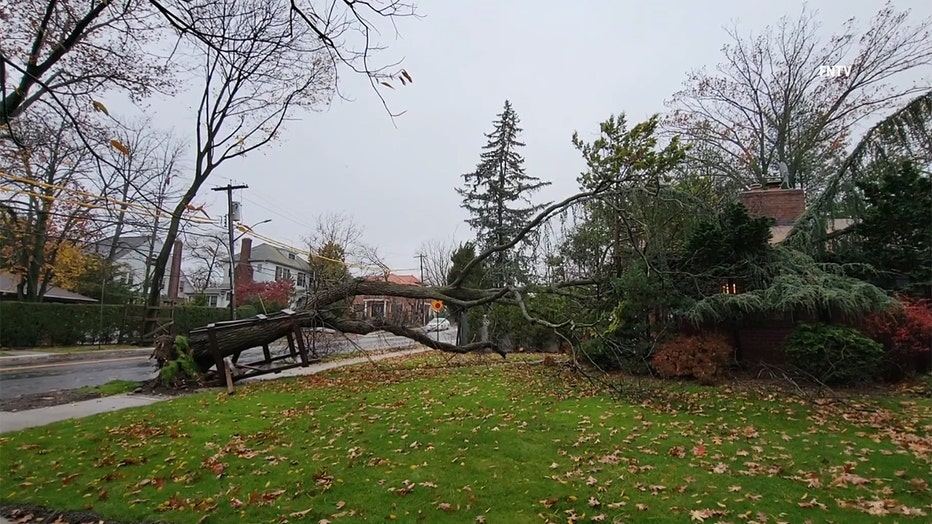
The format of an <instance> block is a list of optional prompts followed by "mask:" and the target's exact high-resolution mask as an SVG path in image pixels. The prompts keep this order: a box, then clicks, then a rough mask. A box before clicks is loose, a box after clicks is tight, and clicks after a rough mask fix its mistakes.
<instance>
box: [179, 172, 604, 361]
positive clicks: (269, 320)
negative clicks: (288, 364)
mask: <svg viewBox="0 0 932 524" xmlns="http://www.w3.org/2000/svg"><path fill="white" fill-rule="evenodd" d="M608 187H609V184H607V183H605V184H600V185H598V186H596V187H595V188H594V189H593V190H591V191H585V192H581V193H577V194H575V195H572V196H570V197H568V198H566V199H565V200H563V201H561V202H557V203H553V204H551V205H549V206H547V207H546V208H545V209H543V210H542V211H541V212H540V213H539V214H538V215H537V216H536V217H534V219H533V220H531V221H530V222H528V223H527V224H526V225H525V226H524V227H523V228H522V229H521V230H520V231H519V232H518V233H517V234H516V235H515V236H514V237H513V238H511V239H509V240H507V241H506V242H504V243H502V244H499V245H496V246H492V247H490V248H488V249H486V250H485V251H483V252H482V253H480V254H478V255H477V256H476V257H475V258H474V259H473V260H472V261H470V262H469V263H468V264H467V265H466V266H465V267H464V268H463V271H462V273H461V274H460V276H459V277H458V278H456V279H455V280H454V281H453V282H451V283H450V284H449V285H443V286H421V285H415V284H399V283H395V282H387V281H379V280H369V279H363V278H349V279H346V280H344V281H342V282H339V283H337V284H335V285H333V286H330V287H325V288H323V289H321V290H319V291H318V292H316V293H313V294H311V295H309V296H308V297H306V298H305V299H304V300H303V301H302V303H301V304H300V305H299V306H298V308H297V311H293V312H290V313H288V312H286V313H280V314H275V315H268V316H263V317H256V318H251V319H244V320H241V321H231V322H223V323H218V324H215V325H212V326H213V327H212V328H211V327H210V326H207V327H203V328H199V329H196V330H193V331H192V332H191V333H190V334H189V339H188V341H189V344H190V347H191V351H192V354H193V356H194V359H195V361H196V362H197V363H198V365H199V366H200V367H201V369H202V370H204V371H206V370H208V369H210V367H211V366H212V365H214V364H215V362H216V358H215V354H214V351H213V345H212V343H211V340H210V336H211V335H210V333H211V332H213V336H214V337H215V341H216V347H217V349H218V351H219V356H220V357H222V358H227V357H231V356H235V355H237V354H238V353H240V352H242V351H244V350H247V349H250V348H254V347H260V346H263V345H265V344H269V343H271V342H273V341H275V340H278V339H281V338H283V337H286V336H288V334H289V333H294V332H295V327H296V326H297V327H299V328H316V327H323V328H330V329H334V330H336V331H339V332H342V333H353V334H359V335H366V334H369V333H373V332H376V331H386V332H388V333H391V334H393V335H398V336H402V337H407V338H409V339H411V340H412V341H413V342H417V343H419V344H423V345H424V346H426V347H429V348H432V349H437V350H440V351H445V352H449V353H469V352H474V351H481V350H491V351H494V352H496V353H498V354H499V355H501V356H502V357H505V355H506V351H505V350H504V348H502V347H500V346H499V345H498V344H497V343H496V342H495V341H479V342H472V343H465V344H451V343H448V342H441V341H439V340H435V339H432V338H430V337H429V336H427V334H426V333H424V332H422V331H420V330H417V329H412V328H410V327H406V326H403V325H399V324H393V323H390V322H386V321H384V320H370V321H360V320H355V319H351V318H345V317H342V316H338V315H337V314H335V313H333V312H332V310H333V309H334V308H333V306H334V305H335V304H338V303H341V302H343V301H346V300H347V299H352V298H353V297H355V296H360V295H370V296H386V297H400V298H411V299H422V300H442V301H443V302H444V303H445V304H447V305H449V306H452V307H454V308H456V309H459V310H469V309H471V308H475V307H479V306H483V305H487V304H492V303H498V304H507V305H511V306H515V307H518V308H519V309H520V311H521V312H522V314H523V316H524V317H525V319H526V320H527V321H528V322H532V323H536V324H539V325H543V326H546V327H551V328H555V329H556V328H560V327H563V324H555V323H551V322H549V321H547V320H543V319H539V318H535V317H533V316H532V315H531V314H530V313H529V312H528V310H527V308H526V307H525V304H524V295H525V293H526V291H527V290H526V289H523V288H518V287H511V286H508V287H502V288H485V289H475V288H469V287H464V286H463V281H464V279H465V275H467V274H468V273H469V272H470V271H471V270H473V269H474V268H476V267H479V266H480V265H481V263H482V262H483V261H484V260H486V259H488V258H489V257H491V256H493V255H494V254H495V253H498V252H500V251H504V250H507V249H511V248H513V247H514V246H515V245H517V244H518V243H519V242H521V240H522V239H524V238H525V237H526V236H527V235H528V234H529V233H530V232H531V231H534V230H535V229H536V228H538V227H539V226H540V225H541V223H543V222H544V221H545V220H547V219H549V218H550V217H552V216H554V215H556V214H557V213H560V212H562V211H564V210H566V209H567V208H568V207H570V206H572V205H574V204H577V203H582V202H585V201H587V200H589V199H592V198H594V197H596V196H599V195H600V194H602V193H603V192H605V191H606V190H607V189H608ZM591 284H593V282H592V281H569V282H561V283H557V284H552V285H550V286H547V287H544V288H540V287H538V288H536V289H537V291H547V290H550V291H557V290H559V289H562V288H569V287H576V286H585V285H591Z"/></svg>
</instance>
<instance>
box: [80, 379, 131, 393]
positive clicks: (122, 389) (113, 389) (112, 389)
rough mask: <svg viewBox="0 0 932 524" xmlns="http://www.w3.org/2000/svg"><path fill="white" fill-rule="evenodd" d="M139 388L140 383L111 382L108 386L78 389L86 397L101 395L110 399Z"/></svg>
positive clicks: (129, 381) (127, 381)
mask: <svg viewBox="0 0 932 524" xmlns="http://www.w3.org/2000/svg"><path fill="white" fill-rule="evenodd" d="M138 387H139V382H136V381H133V380H111V381H110V382H107V383H106V384H101V385H99V386H84V387H80V388H78V389H77V392H78V393H80V394H84V395H100V396H101V397H109V396H112V395H120V394H122V393H129V392H131V391H133V390H134V389H136V388H138Z"/></svg>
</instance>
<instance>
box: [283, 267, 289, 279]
mask: <svg viewBox="0 0 932 524" xmlns="http://www.w3.org/2000/svg"><path fill="white" fill-rule="evenodd" d="M282 278H284V279H285V280H291V270H290V269H288V268H284V269H282Z"/></svg>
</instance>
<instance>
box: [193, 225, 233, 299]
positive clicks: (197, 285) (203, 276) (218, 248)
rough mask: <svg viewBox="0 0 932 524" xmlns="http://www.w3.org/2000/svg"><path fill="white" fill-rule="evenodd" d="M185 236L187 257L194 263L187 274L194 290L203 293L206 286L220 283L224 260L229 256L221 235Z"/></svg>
mask: <svg viewBox="0 0 932 524" xmlns="http://www.w3.org/2000/svg"><path fill="white" fill-rule="evenodd" d="M185 236H186V238H187V240H186V241H185V244H186V245H187V246H188V250H187V253H188V258H190V259H192V260H193V261H194V264H195V266H194V269H193V270H192V271H191V272H190V275H189V276H190V279H191V284H192V285H193V286H194V290H195V292H196V293H203V292H204V290H205V289H207V288H208V287H212V286H218V285H220V282H222V281H223V277H224V262H225V261H226V260H227V258H228V257H229V255H228V254H227V248H226V245H225V244H224V240H223V235H222V234H221V233H217V234H215V235H211V234H188V235H185Z"/></svg>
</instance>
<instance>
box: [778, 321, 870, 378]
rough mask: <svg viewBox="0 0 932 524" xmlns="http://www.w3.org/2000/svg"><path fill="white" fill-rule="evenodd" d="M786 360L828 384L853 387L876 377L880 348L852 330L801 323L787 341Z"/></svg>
mask: <svg viewBox="0 0 932 524" xmlns="http://www.w3.org/2000/svg"><path fill="white" fill-rule="evenodd" d="M785 351H786V358H787V361H788V362H789V363H790V364H792V365H794V366H796V367H798V368H799V369H801V370H804V371H806V372H807V373H809V374H811V375H812V376H813V377H815V378H816V379H818V380H819V381H820V382H823V383H825V384H828V385H852V384H858V383H861V382H868V381H870V380H872V379H873V378H876V377H875V375H876V372H877V370H878V366H879V364H880V361H881V359H882V358H883V346H882V345H880V344H879V343H877V342H875V341H873V340H871V339H869V338H867V337H865V336H864V335H862V334H861V333H860V332H858V331H857V330H855V329H851V328H847V327H840V326H831V325H828V324H800V325H798V326H796V328H795V329H794V330H793V332H792V333H791V334H790V336H789V337H788V338H787V340H786V349H785Z"/></svg>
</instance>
